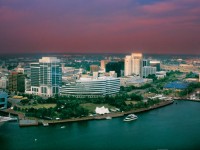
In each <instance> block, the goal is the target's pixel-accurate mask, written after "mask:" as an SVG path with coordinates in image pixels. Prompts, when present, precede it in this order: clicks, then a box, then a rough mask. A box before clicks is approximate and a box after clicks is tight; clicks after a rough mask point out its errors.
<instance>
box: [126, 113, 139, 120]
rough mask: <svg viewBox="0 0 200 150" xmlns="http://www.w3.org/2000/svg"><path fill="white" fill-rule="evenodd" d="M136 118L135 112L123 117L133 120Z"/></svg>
mask: <svg viewBox="0 0 200 150" xmlns="http://www.w3.org/2000/svg"><path fill="white" fill-rule="evenodd" d="M137 118H138V117H137V116H136V115H135V114H130V115H128V116H127V117H126V118H125V119H124V121H133V120H136V119H137Z"/></svg>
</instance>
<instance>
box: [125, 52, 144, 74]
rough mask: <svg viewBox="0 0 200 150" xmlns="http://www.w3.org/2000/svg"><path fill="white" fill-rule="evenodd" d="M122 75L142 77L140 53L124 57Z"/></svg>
mask: <svg viewBox="0 0 200 150" xmlns="http://www.w3.org/2000/svg"><path fill="white" fill-rule="evenodd" d="M124 65H125V66H124V75H125V76H129V75H138V76H141V77H142V53H132V54H131V56H126V57H125V63H124Z"/></svg>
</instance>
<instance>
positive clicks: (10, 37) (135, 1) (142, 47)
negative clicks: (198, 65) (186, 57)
mask: <svg viewBox="0 0 200 150" xmlns="http://www.w3.org/2000/svg"><path fill="white" fill-rule="evenodd" d="M199 14H200V1H198V0H168V1H161V0H160V1H159V0H76V1H74V0H59V1H57V0H42V1H41V0H33V1H27V0H15V1H12V0H0V53H23V52H26V53H28V52H31V53H32V52H66V53H67V52H70V53H75V52H83V53H84V52H93V53H95V52H96V53H99V52H104V53H110V52H116V53H125V52H126V53H129V52H133V51H134V50H135V51H141V52H143V53H174V54H176V53H179V54H182V53H183V54H200V15H199Z"/></svg>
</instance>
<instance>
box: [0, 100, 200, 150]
mask: <svg viewBox="0 0 200 150" xmlns="http://www.w3.org/2000/svg"><path fill="white" fill-rule="evenodd" d="M136 115H137V116H138V119H137V120H135V121H131V122H124V121H123V119H124V117H119V118H113V119H109V120H93V121H83V122H74V123H63V124H56V125H50V126H48V127H43V126H35V127H21V128H20V127H19V125H18V123H17V122H6V123H5V124H3V125H1V126H0V149H1V150H23V149H24V150H27V149H34V150H40V149H48V150H56V149H57V150H58V149H66V150H71V149H78V150H81V149H82V150H84V149H86V150H87V149H92V150H101V149H102V150H103V149H104V150H106V149H109V150H110V149H111V150H112V149H115V150H118V149H122V150H124V149H130V150H140V149H152V150H161V149H162V150H164V149H165V150H167V149H168V150H176V149H180V150H183V149H186V150H187V149H188V150H193V149H200V102H193V101H175V102H174V103H173V104H172V105H169V106H166V107H162V108H158V109H155V110H151V111H148V112H144V113H138V114H136Z"/></svg>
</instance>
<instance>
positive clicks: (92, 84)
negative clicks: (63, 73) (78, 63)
mask: <svg viewBox="0 0 200 150" xmlns="http://www.w3.org/2000/svg"><path fill="white" fill-rule="evenodd" d="M119 90H120V80H119V79H118V78H113V77H99V78H97V79H92V78H80V79H79V80H76V82H71V83H68V84H66V85H63V86H62V88H61V90H60V93H61V95H66V96H76V97H86V96H88V97H98V96H105V95H111V94H115V93H118V92H119Z"/></svg>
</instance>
